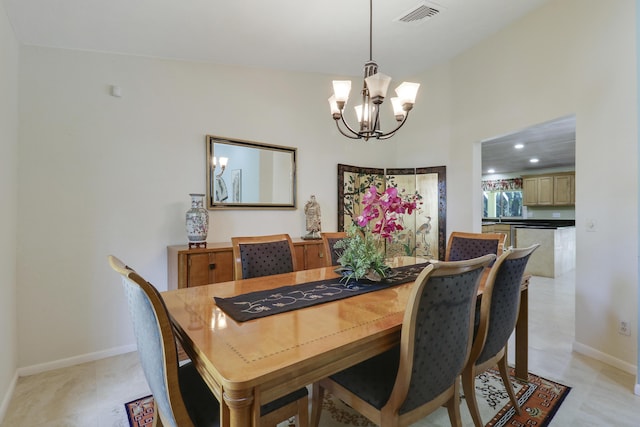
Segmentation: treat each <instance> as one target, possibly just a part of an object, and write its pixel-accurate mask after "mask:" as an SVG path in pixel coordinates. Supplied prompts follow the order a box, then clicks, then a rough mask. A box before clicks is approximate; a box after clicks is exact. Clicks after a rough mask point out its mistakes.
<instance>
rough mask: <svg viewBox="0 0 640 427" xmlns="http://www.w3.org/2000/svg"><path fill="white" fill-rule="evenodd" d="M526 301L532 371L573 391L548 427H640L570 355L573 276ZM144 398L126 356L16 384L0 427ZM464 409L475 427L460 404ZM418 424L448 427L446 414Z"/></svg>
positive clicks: (118, 426) (608, 374) (623, 378)
mask: <svg viewBox="0 0 640 427" xmlns="http://www.w3.org/2000/svg"><path fill="white" fill-rule="evenodd" d="M529 301H530V304H529V312H530V327H529V330H530V339H529V363H530V365H529V370H530V371H531V372H533V373H536V374H538V375H541V376H543V377H546V378H548V379H550V380H554V381H558V382H561V383H563V384H566V385H569V386H571V387H573V389H572V390H571V392H570V393H569V396H568V397H567V399H566V400H565V402H564V403H563V405H562V407H561V408H560V410H559V412H558V413H557V414H556V416H555V418H554V419H553V421H552V423H551V426H562V427H566V426H580V427H589V426H594V427H595V426H597V427H605V426H611V427H626V426H628V427H638V426H640V397H639V396H635V395H634V394H633V386H634V383H635V377H634V376H633V375H629V374H627V373H625V372H622V371H620V370H618V369H616V368H613V367H610V366H608V365H605V364H603V363H600V362H598V361H596V360H593V359H590V358H588V357H585V356H582V355H579V354H576V353H572V352H571V345H572V342H573V331H574V275H573V272H570V273H567V274H565V275H563V276H561V277H559V278H556V279H548V278H543V277H534V278H533V279H532V283H531V287H530V291H529ZM512 347H513V346H512ZM147 394H149V389H148V387H147V385H146V382H145V379H144V376H143V374H142V372H141V370H140V366H139V364H138V359H137V354H136V353H129V354H124V355H120V356H116V357H111V358H107V359H103V360H98V361H96V362H91V363H85V364H82V365H77V366H73V367H70V368H65V369H59V370H54V371H49V372H45V373H42V374H37V375H33V376H29V377H23V378H20V379H19V380H18V384H17V386H16V389H15V393H14V396H13V399H12V401H11V404H10V405H9V408H8V411H7V414H6V416H5V419H4V421H3V423H2V424H0V427H45V426H47V427H73V426H83V427H86V426H92V427H93V426H95V427H107V426H108V427H128V424H127V421H126V416H125V413H124V405H123V403H124V402H128V401H130V400H133V399H136V398H138V397H140V396H144V395H147ZM461 409H462V414H463V418H464V420H465V426H467V425H468V426H472V425H473V424H472V423H469V417H468V416H467V414H468V411H467V410H466V406H465V405H464V403H463V404H462V407H461ZM425 421H426V422H425ZM419 424H420V425H421V426H422V425H428V426H434V427H435V426H447V425H449V421H448V418H447V415H446V410H444V409H440V410H438V411H437V412H436V413H434V414H432V415H431V416H429V417H428V419H427V420H423V421H422V422H420V423H419Z"/></svg>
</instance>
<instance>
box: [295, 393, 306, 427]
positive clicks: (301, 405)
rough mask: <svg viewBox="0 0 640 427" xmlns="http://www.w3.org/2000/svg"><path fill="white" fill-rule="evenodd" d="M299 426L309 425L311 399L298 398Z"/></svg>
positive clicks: (297, 424)
mask: <svg viewBox="0 0 640 427" xmlns="http://www.w3.org/2000/svg"><path fill="white" fill-rule="evenodd" d="M296 426H297V427H309V399H307V398H306V396H305V398H304V399H299V400H298V415H297V416H296Z"/></svg>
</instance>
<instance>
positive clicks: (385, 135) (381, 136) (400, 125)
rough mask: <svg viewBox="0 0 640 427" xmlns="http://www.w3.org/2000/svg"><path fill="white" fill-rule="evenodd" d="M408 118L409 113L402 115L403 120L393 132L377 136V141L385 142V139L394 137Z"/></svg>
mask: <svg viewBox="0 0 640 427" xmlns="http://www.w3.org/2000/svg"><path fill="white" fill-rule="evenodd" d="M408 117H409V112H408V111H407V112H406V114H405V115H404V119H402V121H401V122H400V124H399V125H398V126H397V127H396V128H395V129H394V130H392V131H390V132H387V133H383V134H380V136H378V137H377V139H381V140H385V139H389V138H391V137H392V136H393V135H395V133H396V132H397V131H398V130H400V128H401V127H402V126H403V125H404V122H406V121H407V118H408Z"/></svg>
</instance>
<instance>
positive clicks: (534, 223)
mask: <svg viewBox="0 0 640 427" xmlns="http://www.w3.org/2000/svg"><path fill="white" fill-rule="evenodd" d="M493 224H508V225H511V226H513V227H529V228H563V227H575V225H576V221H575V220H574V219H507V220H502V221H498V220H495V219H483V220H482V225H493Z"/></svg>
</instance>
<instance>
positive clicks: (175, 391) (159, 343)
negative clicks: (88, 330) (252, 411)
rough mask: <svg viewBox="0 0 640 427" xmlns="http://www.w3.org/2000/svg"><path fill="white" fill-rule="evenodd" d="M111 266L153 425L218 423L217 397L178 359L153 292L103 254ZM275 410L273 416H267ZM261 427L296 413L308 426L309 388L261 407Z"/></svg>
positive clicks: (164, 310)
mask: <svg viewBox="0 0 640 427" xmlns="http://www.w3.org/2000/svg"><path fill="white" fill-rule="evenodd" d="M108 259H109V264H110V265H111V268H113V269H114V270H115V271H117V272H118V273H119V274H120V275H121V276H122V284H123V287H124V291H125V294H126V296H127V304H128V306H129V313H130V314H131V319H132V321H133V331H134V335H135V338H136V343H137V347H138V355H139V357H140V364H141V365H142V370H143V372H144V375H145V378H146V379H147V383H148V385H149V388H150V389H151V393H152V394H153V399H154V403H155V404H154V425H157V426H163V425H164V426H168V427H201V426H202V427H209V426H219V425H220V398H221V396H218V395H214V394H213V393H212V391H211V390H210V389H209V387H208V386H207V384H206V383H205V382H204V380H203V379H202V377H201V376H200V374H199V373H198V371H197V370H196V367H195V366H194V364H193V363H192V362H191V361H189V362H186V363H184V364H179V363H178V354H177V348H176V340H175V336H174V334H173V329H172V326H171V321H170V320H169V315H168V313H167V308H166V306H165V304H164V300H163V299H162V296H161V295H160V293H159V292H158V290H157V289H156V288H155V287H154V286H153V285H152V284H151V283H149V282H147V281H146V280H145V279H143V278H142V276H140V275H139V274H137V273H136V272H135V271H133V270H132V269H130V268H128V267H127V266H126V265H125V264H124V263H123V262H122V261H121V260H119V259H118V258H116V257H115V256H113V255H110V256H109V257H108ZM272 414H277V415H278V417H279V418H278V419H277V420H274V419H273V417H272V416H271V415H272ZM260 415H261V421H262V424H263V425H267V426H273V427H275V426H276V424H277V423H278V422H282V421H285V420H287V419H289V418H292V417H297V420H298V423H299V424H298V425H299V426H303V427H304V426H307V424H308V390H307V389H306V388H301V389H299V390H296V391H294V392H292V393H290V394H287V395H285V396H284V397H281V398H279V399H277V400H275V401H273V402H270V403H267V404H266V405H263V406H262V407H261V410H260Z"/></svg>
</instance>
